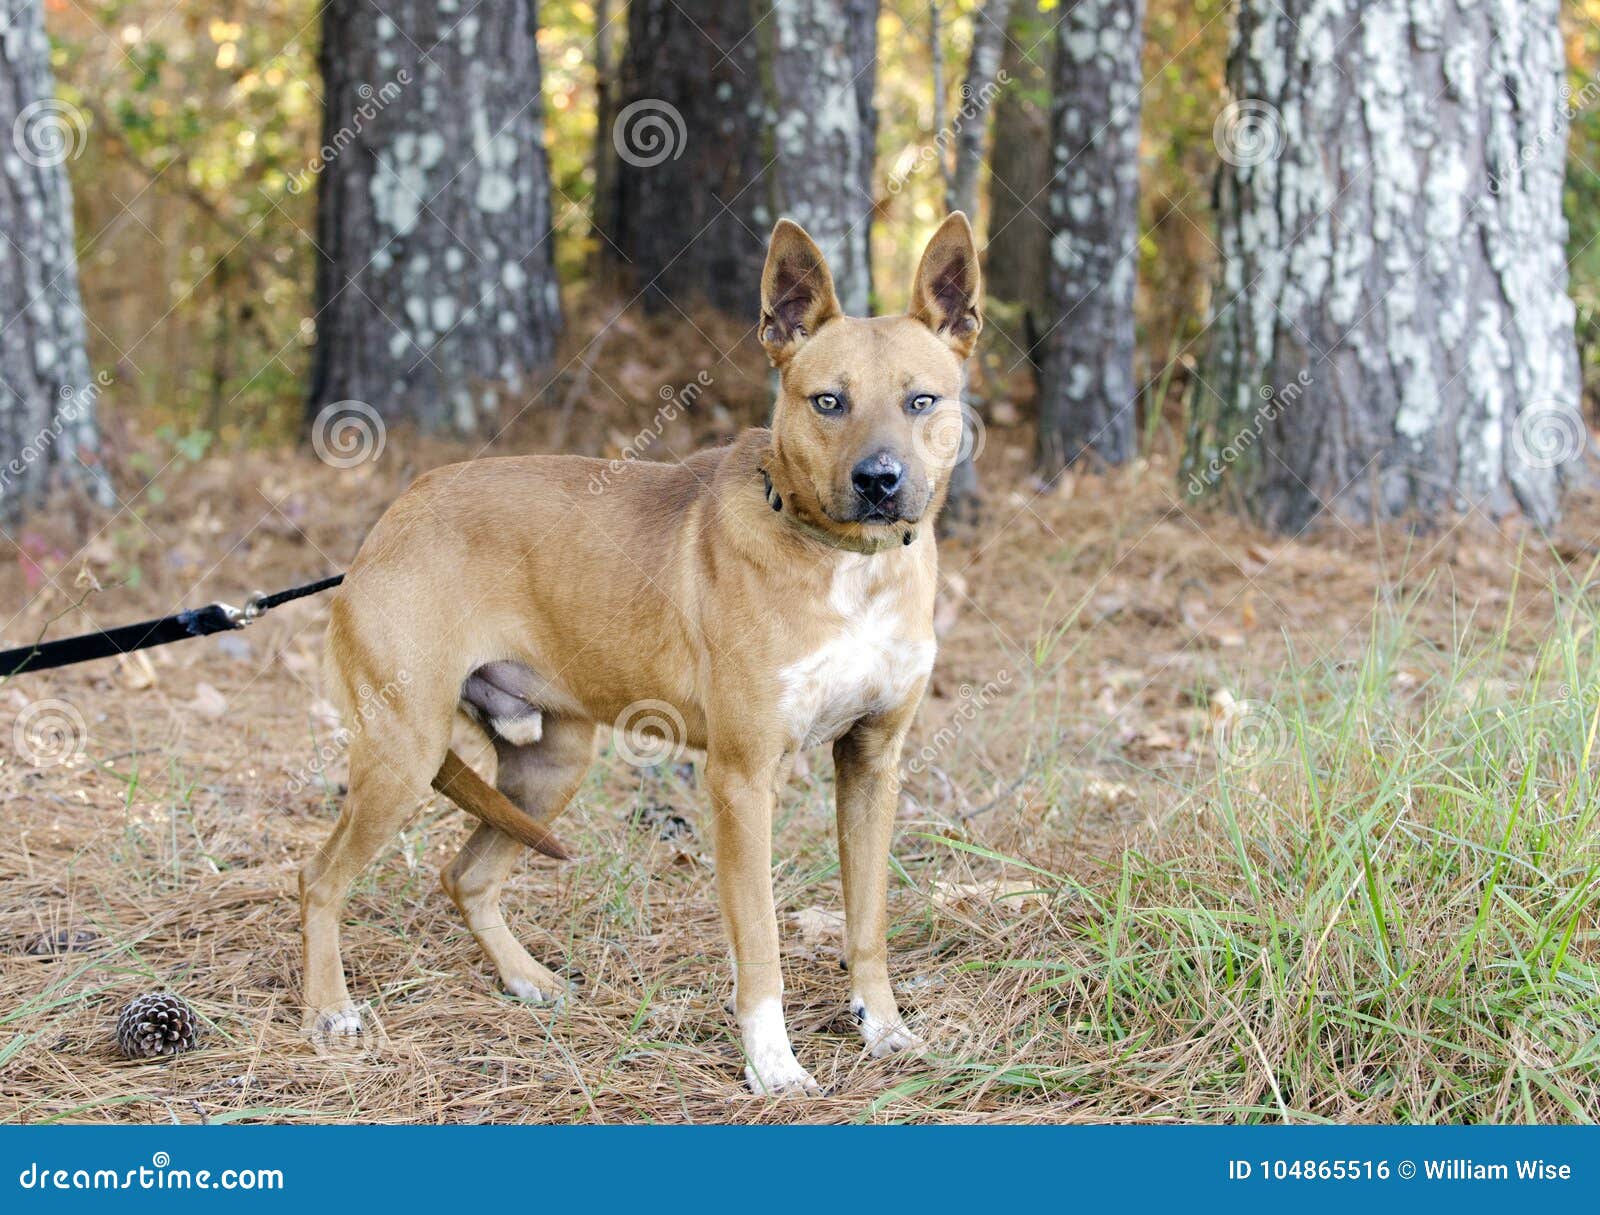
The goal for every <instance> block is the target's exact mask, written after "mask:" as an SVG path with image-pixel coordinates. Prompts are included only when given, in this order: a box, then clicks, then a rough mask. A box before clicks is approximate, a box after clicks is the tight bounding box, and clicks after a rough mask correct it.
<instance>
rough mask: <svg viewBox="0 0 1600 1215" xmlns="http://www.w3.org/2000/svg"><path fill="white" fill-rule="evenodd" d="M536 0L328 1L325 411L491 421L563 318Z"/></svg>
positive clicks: (320, 359) (321, 319)
mask: <svg viewBox="0 0 1600 1215" xmlns="http://www.w3.org/2000/svg"><path fill="white" fill-rule="evenodd" d="M536 34H537V14H536V10H535V6H534V3H533V0H526V2H525V3H520V2H519V3H511V4H504V5H489V6H484V7H482V8H479V9H474V10H472V11H471V12H466V11H464V10H463V9H457V8H456V7H454V6H452V7H451V10H450V11H445V9H444V6H443V5H442V4H438V3H434V2H432V0H384V5H383V7H382V8H381V9H380V8H379V7H378V5H377V4H376V3H374V0H330V2H329V3H328V5H327V7H326V9H325V10H324V17H323V36H322V54H321V62H322V76H323V87H324V90H325V98H324V104H325V110H324V120H323V121H324V126H323V148H322V151H321V153H320V156H319V158H318V160H317V162H316V163H315V165H314V166H313V171H315V170H316V169H318V168H320V171H321V177H322V181H321V193H320V195H319V197H318V205H317V241H318V245H319V247H320V248H319V264H318V273H317V309H318V311H317V347H316V353H315V357H314V361H313V367H312V376H311V394H310V399H309V406H310V411H311V413H312V414H316V413H317V412H318V411H319V410H321V409H322V408H323V407H324V406H329V405H332V404H333V403H335V402H341V401H357V402H365V403H366V405H368V406H370V407H372V408H373V409H375V410H376V411H377V412H378V413H379V414H380V415H382V416H383V417H385V418H388V419H399V418H404V419H407V420H411V421H415V422H417V423H419V424H420V425H422V426H423V427H425V428H427V429H432V430H453V431H457V432H460V433H469V432H473V431H476V430H479V429H480V428H481V427H482V425H483V424H484V422H485V421H486V420H487V419H489V418H490V417H491V416H492V414H493V412H494V410H495V409H496V407H497V404H498V396H499V393H500V392H501V391H510V392H518V391H523V390H526V389H527V388H528V386H529V381H530V378H531V374H532V373H533V372H535V371H537V370H538V369H539V368H540V367H542V366H544V365H546V364H547V363H548V362H549V360H550V358H551V356H552V354H553V353H554V349H555V341H556V337H557V335H558V333H559V332H560V328H561V302H560V297H559V293H558V291H557V284H556V277H555V268H554V259H553V256H552V248H551V222H550V172H549V165H548V162H547V160H546V157H545V149H544V118H543V105H542V102H541V100H540V73H539V56H538V47H537V43H536V40H535V39H536Z"/></svg>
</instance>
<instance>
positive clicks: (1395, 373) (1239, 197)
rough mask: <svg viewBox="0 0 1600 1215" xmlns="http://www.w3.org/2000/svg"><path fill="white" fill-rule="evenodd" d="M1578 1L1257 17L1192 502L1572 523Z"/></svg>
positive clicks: (1579, 432) (1250, 3)
mask: <svg viewBox="0 0 1600 1215" xmlns="http://www.w3.org/2000/svg"><path fill="white" fill-rule="evenodd" d="M1558 10H1559V4H1558V0H1488V2H1480V0H1439V2H1438V3H1434V4H1429V5H1419V4H1414V3H1401V2H1400V0H1369V2H1366V3H1363V4H1360V5H1356V4H1352V3H1349V2H1348V0H1281V7H1280V3H1279V2H1278V0H1244V3H1243V5H1242V8H1241V11H1240V15H1239V26H1238V29H1237V32H1236V36H1235V41H1234V46H1233V51H1232V57H1231V61H1230V65H1229V83H1230V85H1231V87H1232V92H1233V95H1234V97H1235V98H1237V100H1236V101H1235V103H1234V104H1233V105H1232V106H1230V107H1229V109H1228V110H1227V111H1225V112H1224V114H1223V115H1222V117H1221V118H1220V119H1219V120H1218V123H1217V128H1216V135H1217V142H1218V147H1219V151H1220V152H1221V153H1222V155H1223V158H1224V160H1225V161H1226V162H1227V163H1226V164H1225V166H1224V170H1223V173H1222V176H1221V179H1220V184H1219V197H1218V203H1219V206H1218V223H1219V229H1220V234H1221V247H1222V255H1223V265H1222V270H1221V281H1220V283H1219V285H1218V288H1217V290H1216V292H1215V298H1214V305H1213V311H1214V330H1213V340H1214V343H1215V345H1214V351H1213V354H1212V356H1211V358H1210V361H1209V363H1208V366H1207V369H1206V371H1205V375H1204V380H1203V383H1202V384H1201V385H1200V386H1198V387H1197V390H1196V398H1195V417H1196V418H1197V420H1198V426H1197V431H1196V434H1195V435H1194V442H1193V443H1191V454H1190V459H1189V467H1188V468H1187V470H1186V474H1187V476H1188V487H1189V491H1190V492H1191V493H1202V492H1205V491H1206V490H1207V489H1209V488H1210V487H1212V486H1213V485H1216V484H1218V483H1221V482H1227V483H1229V484H1231V486H1232V487H1233V488H1235V489H1236V490H1238V491H1239V492H1240V493H1241V495H1242V496H1243V498H1244V500H1245V501H1246V502H1247V503H1248V506H1249V508H1250V509H1251V510H1252V511H1253V512H1254V513H1255V514H1256V515H1257V516H1258V517H1259V518H1261V519H1262V520H1263V521H1264V522H1266V523H1267V524H1268V525H1270V526H1273V527H1276V528H1280V529H1287V530H1294V529H1298V528H1300V527H1302V526H1303V525H1304V524H1306V523H1307V522H1308V521H1310V520H1311V519H1312V518H1313V517H1315V516H1316V515H1317V514H1318V512H1319V511H1321V510H1322V509H1324V508H1328V509H1331V510H1333V511H1336V512H1338V513H1339V514H1341V515H1344V516H1347V517H1350V518H1354V519H1361V520H1368V519H1373V518H1392V517H1395V516H1400V515H1406V514H1412V513H1415V514H1419V515H1421V516H1423V517H1429V518H1437V517H1440V516H1443V515H1445V514H1447V513H1449V512H1454V511H1460V510H1465V509H1471V508H1478V509H1482V510H1484V511H1485V512H1486V513H1488V514H1490V515H1492V516H1500V515H1504V514H1506V513H1507V512H1510V511H1512V510H1515V509H1517V508H1519V507H1520V509H1521V510H1522V511H1523V512H1525V513H1526V514H1527V515H1528V516H1529V517H1531V518H1532V519H1533V520H1535V521H1536V522H1538V523H1540V524H1548V523H1550V522H1551V521H1553V520H1554V519H1555V518H1556V515H1557V510H1558V503H1559V495H1560V489H1561V486H1562V483H1563V480H1564V478H1566V477H1568V476H1570V475H1572V474H1573V473H1574V472H1575V471H1576V468H1577V465H1578V461H1580V460H1581V457H1582V453H1583V451H1584V448H1585V446H1586V443H1587V436H1586V433H1585V431H1584V428H1583V425H1582V422H1581V418H1580V415H1579V412H1578V364H1577V354H1576V339H1575V335H1574V328H1573V327H1574V320H1575V312H1574V309H1573V306H1572V304H1571V302H1570V300H1569V299H1568V298H1567V294H1566V283H1567V272H1566V263H1565V260H1564V254H1563V245H1564V242H1565V237H1566V223H1565V221H1564V219H1563V216H1562V169H1563V162H1564V157H1565V152H1566V142H1567V125H1568V121H1569V117H1570V111H1569V106H1568V102H1567V98H1566V96H1565V95H1564V94H1563V92H1562V85H1563V82H1564V79H1565V59H1564V55H1563V47H1562V42H1561V36H1560V31H1559V28H1558Z"/></svg>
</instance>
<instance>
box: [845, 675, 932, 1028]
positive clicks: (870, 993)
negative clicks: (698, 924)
mask: <svg viewBox="0 0 1600 1215" xmlns="http://www.w3.org/2000/svg"><path fill="white" fill-rule="evenodd" d="M915 703H916V702H915V700H913V701H912V702H911V704H912V707H913V708H914V707H915ZM910 723H911V713H910V712H909V711H907V712H905V713H903V714H893V715H890V716H886V717H874V718H865V719H863V720H861V721H859V722H857V723H856V725H855V726H854V727H853V728H852V729H851V730H850V732H849V733H847V734H845V735H844V736H843V737H842V738H840V739H839V740H838V741H837V742H835V743H834V744H833V766H834V772H835V775H836V778H837V784H838V791H837V794H836V796H837V799H838V831H839V873H840V877H841V879H842V880H843V882H844V919H845V955H844V956H845V962H846V964H847V965H848V966H849V967H850V1011H851V1012H853V1013H854V1014H855V1017H856V1022H857V1024H858V1025H859V1026H860V1027H861V1036H862V1038H863V1039H864V1040H865V1041H866V1044H867V1050H868V1051H869V1052H870V1053H871V1054H872V1056H873V1057H874V1058H882V1057H883V1056H884V1055H889V1054H893V1053H894V1052H895V1051H898V1050H906V1049H909V1048H913V1047H920V1046H921V1045H922V1042H921V1041H920V1039H918V1038H917V1036H916V1035H915V1034H913V1033H912V1032H911V1031H910V1030H909V1029H907V1028H906V1025H905V1022H904V1021H902V1020H901V1019H900V1010H899V1008H898V1007H897V1006H896V1004H895V999H894V992H893V991H891V990H890V988H889V942H888V932H889V923H888V921H889V909H888V901H889V900H888V881H889V841H890V837H891V836H892V835H893V834H894V816H895V809H896V807H897V806H898V805H899V802H900V771H899V769H900V749H901V747H902V745H903V744H904V742H905V736H906V730H907V728H908V727H909V726H910Z"/></svg>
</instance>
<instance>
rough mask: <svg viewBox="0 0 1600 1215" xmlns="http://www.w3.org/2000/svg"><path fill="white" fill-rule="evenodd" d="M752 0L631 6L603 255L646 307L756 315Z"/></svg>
mask: <svg viewBox="0 0 1600 1215" xmlns="http://www.w3.org/2000/svg"><path fill="white" fill-rule="evenodd" d="M758 52H759V41H758V39H757V37H756V31H755V21H754V5H753V3H752V0H693V2H688V3H683V4H679V3H675V2H674V0H630V3H629V5H628V49H627V53H626V55H625V56H624V59H623V69H622V97H621V103H622V104H621V107H620V108H619V110H618V112H617V117H616V120H615V121H614V123H613V124H612V130H611V136H612V143H613V146H614V148H615V151H616V155H617V166H616V188H615V194H614V200H615V201H614V209H613V211H612V216H611V222H610V224H609V229H610V233H611V241H612V246H613V248H612V249H611V253H612V254H613V255H614V256H615V257H616V258H618V259H619V260H620V261H621V262H622V263H623V265H624V266H625V267H626V268H627V269H628V270H629V271H630V272H631V274H632V276H633V278H634V280H635V282H634V284H633V286H634V288H635V289H636V290H638V291H639V292H640V293H641V294H642V296H643V299H644V303H645V306H646V307H647V308H649V309H652V310H655V309H660V308H664V307H667V306H668V303H669V301H673V302H676V303H677V304H678V305H679V306H687V305H689V304H691V303H693V302H694V301H696V300H704V301H705V302H707V303H710V304H711V305H712V306H714V307H717V308H720V309H722V310H724V311H727V312H733V313H737V314H738V315H741V316H749V317H751V318H752V319H753V318H754V317H755V315H756V311H757V308H758V307H759V302H760V290H759V288H760V281H761V267H762V264H763V262H764V261H765V260H766V234H765V232H764V231H762V229H763V228H764V227H765V226H766V224H767V222H768V219H769V217H767V216H764V215H762V214H761V213H760V212H761V209H762V205H763V204H764V203H765V202H766V201H767V199H766V197H765V194H764V192H763V189H762V188H761V186H760V184H759V183H760V179H761V176H762V168H763V166H764V165H765V163H766V160H767V155H766V153H764V151H763V148H764V146H765V144H766V139H765V137H764V135H763V132H762V122H761V118H762V114H763V112H764V104H765V99H764V96H763V91H762V84H761V67H760V63H759V62H758Z"/></svg>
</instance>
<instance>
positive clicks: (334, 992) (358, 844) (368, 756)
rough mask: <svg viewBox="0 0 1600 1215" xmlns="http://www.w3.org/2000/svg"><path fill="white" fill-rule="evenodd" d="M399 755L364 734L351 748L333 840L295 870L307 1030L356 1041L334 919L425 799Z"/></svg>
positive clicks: (424, 789) (355, 1016)
mask: <svg viewBox="0 0 1600 1215" xmlns="http://www.w3.org/2000/svg"><path fill="white" fill-rule="evenodd" d="M402 754H403V752H396V753H395V754H394V755H386V754H384V753H382V752H381V751H380V750H379V749H378V747H377V745H376V744H375V743H374V742H373V741H372V740H371V738H370V737H369V736H368V735H367V734H358V735H357V736H356V738H355V740H354V742H353V743H352V744H351V747H350V793H349V796H348V797H347V798H346V799H345V804H344V811H343V813H341V814H340V815H339V821H338V823H337V824H335V826H334V829H333V834H332V835H330V836H329V837H328V842H327V843H326V844H324V845H323V846H322V848H321V849H319V850H318V851H317V853H316V855H315V856H313V857H312V858H311V859H310V860H309V861H307V862H306V864H305V867H304V868H303V869H301V871H300V929H301V934H302V937H303V940H304V944H305V1004H306V1028H307V1029H309V1030H313V1031H316V1032H320V1033H326V1034H354V1033H359V1032H360V1030H361V1017H360V1014H359V1013H358V1012H357V1011H356V1007H355V1004H354V1003H353V1002H352V1001H351V999H350V991H349V989H348V988H347V987H346V986H345V980H344V963H343V960H342V959H341V957H340V952H339V916H340V913H341V912H342V910H343V908H344V903H345V899H346V898H347V897H349V894H350V887H351V885H352V884H354V882H355V880H356V878H357V877H359V876H360V874H361V871H362V870H363V869H365V868H366V867H367V866H368V865H369V864H370V863H371V862H372V859H373V858H374V857H375V856H377V855H378V852H379V851H380V850H381V849H382V848H383V846H384V844H386V843H388V842H389V841H390V840H391V839H393V838H394V837H395V835H396V833H397V832H398V831H399V830H400V828H401V827H402V826H403V825H404V824H405V821H406V819H408V818H409V817H410V816H411V814H412V812H413V811H415V810H416V808H417V806H418V804H419V803H420V802H421V801H422V799H423V798H424V797H425V796H426V795H427V793H428V776H427V775H426V774H423V773H420V772H414V773H409V774H408V772H407V771H406V769H405V768H403V767H397V766H394V765H396V764H398V763H401V762H402V761H401V760H400V756H401V755H402Z"/></svg>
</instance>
